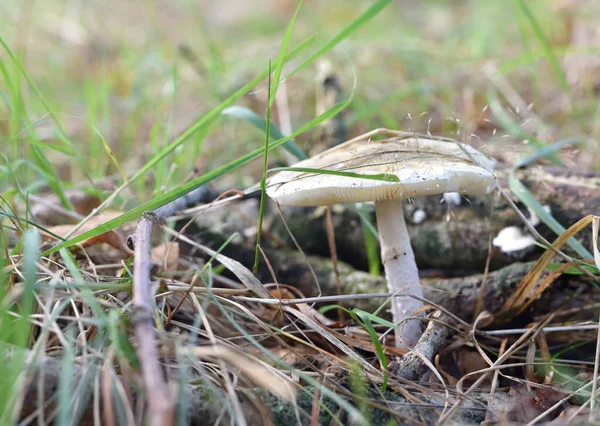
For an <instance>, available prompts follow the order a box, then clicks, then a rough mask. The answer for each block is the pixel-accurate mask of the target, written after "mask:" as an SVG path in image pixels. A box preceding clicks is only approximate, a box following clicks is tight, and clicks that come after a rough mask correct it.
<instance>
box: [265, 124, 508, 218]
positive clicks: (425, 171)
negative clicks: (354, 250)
mask: <svg viewBox="0 0 600 426" xmlns="http://www.w3.org/2000/svg"><path fill="white" fill-rule="evenodd" d="M494 166H495V161H494V160H493V159H491V158H489V157H487V156H485V155H484V154H483V153H481V152H479V151H478V150H476V149H475V148H473V147H471V146H469V145H465V144H462V143H459V142H456V141H454V140H451V139H442V138H440V139H434V138H431V137H427V136H423V135H417V134H413V133H407V134H406V135H402V136H399V137H394V138H389V139H384V140H356V139H355V140H351V141H348V142H345V143H343V144H341V145H338V146H335V147H333V148H331V149H328V150H326V151H324V152H322V153H320V154H318V155H316V156H314V157H312V158H309V159H307V160H304V161H301V162H299V163H296V164H294V166H293V167H295V168H310V169H319V170H328V171H334V172H350V173H353V174H356V175H371V176H372V175H380V176H382V175H383V176H385V177H386V180H381V179H380V180H377V179H373V178H371V179H365V178H361V177H352V176H347V175H346V176H342V175H333V174H322V173H312V172H299V171H287V170H286V171H282V172H279V173H277V174H276V175H274V176H273V177H272V178H271V179H270V180H269V182H268V186H267V194H268V195H269V197H271V198H272V199H273V200H275V201H276V202H278V203H279V204H282V205H292V206H325V205H330V204H335V203H346V202H363V201H384V200H392V199H405V198H413V197H418V196H422V195H434V194H442V193H444V192H458V193H460V194H465V195H483V194H487V193H489V192H491V191H492V190H493V189H494V188H495V187H496V177H495V176H494V174H493V173H492V171H493V169H494Z"/></svg>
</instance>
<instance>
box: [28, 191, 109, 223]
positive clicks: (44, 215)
mask: <svg viewBox="0 0 600 426" xmlns="http://www.w3.org/2000/svg"><path fill="white" fill-rule="evenodd" d="M66 195H67V198H68V199H69V201H70V202H71V204H72V205H73V208H74V209H75V212H76V213H78V214H80V215H82V216H87V215H88V214H90V213H91V212H92V211H93V210H94V209H95V208H96V207H98V206H99V205H100V203H101V202H102V200H100V198H98V197H97V196H95V195H91V194H88V193H86V192H83V191H75V190H74V191H68V192H67V194H66ZM31 213H32V214H33V216H34V217H35V219H36V221H38V222H39V223H43V224H45V225H55V226H56V225H59V224H62V223H68V222H73V217H71V216H69V215H68V214H66V213H65V212H64V210H63V209H62V206H61V204H60V200H59V198H58V197H57V196H56V195H50V196H47V197H43V198H42V197H39V198H36V199H35V200H34V205H33V207H32V209H31Z"/></svg>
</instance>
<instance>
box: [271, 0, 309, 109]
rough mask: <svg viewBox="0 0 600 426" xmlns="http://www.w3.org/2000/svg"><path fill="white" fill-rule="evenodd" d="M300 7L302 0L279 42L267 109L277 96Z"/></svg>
mask: <svg viewBox="0 0 600 426" xmlns="http://www.w3.org/2000/svg"><path fill="white" fill-rule="evenodd" d="M300 7H302V0H300V2H299V3H298V6H297V7H296V11H295V12H294V16H292V19H291V20H290V23H289V25H288V27H287V30H286V32H285V35H284V37H283V41H282V42H281V48H280V49H279V57H278V58H277V61H276V62H275V74H274V75H273V82H275V84H272V82H271V80H269V100H268V103H269V109H270V107H272V106H273V101H274V100H275V95H276V94H277V88H278V87H279V80H280V79H281V71H282V70H283V65H285V62H286V61H285V55H286V53H287V48H288V45H289V43H290V38H291V37H292V30H293V29H294V24H295V23H296V17H297V16H298V12H300ZM270 67H271V66H270V64H269V75H270V74H271V69H270Z"/></svg>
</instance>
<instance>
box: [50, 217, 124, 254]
mask: <svg viewBox="0 0 600 426" xmlns="http://www.w3.org/2000/svg"><path fill="white" fill-rule="evenodd" d="M120 215H121V213H120V212H111V211H107V212H104V213H101V214H99V215H98V216H94V217H92V218H91V219H90V220H88V221H87V222H86V223H85V224H83V226H81V228H79V229H78V230H77V231H76V232H75V233H74V234H73V235H71V238H72V237H76V236H77V235H81V234H83V233H84V232H87V231H89V230H91V229H94V228H96V227H97V226H99V225H102V224H103V223H106V222H108V221H109V220H111V219H114V218H115V217H118V216H120ZM75 227H76V225H57V226H51V227H50V228H48V231H50V232H52V233H53V234H55V235H58V236H59V237H62V238H66V236H67V235H69V233H70V232H71V231H73V229H75ZM42 234H43V236H44V238H46V239H49V240H56V238H55V237H54V236H53V235H50V234H48V233H42ZM100 243H106V244H108V245H110V246H112V247H114V248H116V249H117V250H119V251H120V252H121V253H124V254H128V255H129V254H132V253H133V252H132V251H131V250H130V249H129V247H127V244H126V243H125V238H124V237H123V235H122V233H121V232H120V231H119V230H118V229H113V230H112V231H108V232H105V233H104V234H100V235H97V236H95V237H93V238H89V239H87V240H85V241H83V242H81V243H80V244H81V245H82V246H84V247H87V246H91V245H94V244H100Z"/></svg>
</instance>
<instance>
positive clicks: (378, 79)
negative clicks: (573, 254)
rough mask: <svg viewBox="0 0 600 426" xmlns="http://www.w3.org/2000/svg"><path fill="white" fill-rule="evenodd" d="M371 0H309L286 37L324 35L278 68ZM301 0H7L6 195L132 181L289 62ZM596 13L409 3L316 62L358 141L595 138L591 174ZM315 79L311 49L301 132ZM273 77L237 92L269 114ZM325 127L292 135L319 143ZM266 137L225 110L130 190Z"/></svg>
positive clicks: (300, 107) (180, 175)
mask: <svg viewBox="0 0 600 426" xmlns="http://www.w3.org/2000/svg"><path fill="white" fill-rule="evenodd" d="M371 4H373V2H370V1H358V0H345V1H340V0H330V1H326V2H319V1H311V0H307V1H305V2H304V4H303V5H302V7H301V9H300V11H299V14H298V17H297V19H296V21H295V24H294V28H293V33H292V37H291V40H290V45H289V48H288V50H292V49H293V48H295V47H297V46H298V45H300V44H301V43H302V42H303V41H305V40H307V39H308V38H309V37H312V36H314V37H315V38H314V39H313V40H312V41H311V42H310V43H309V46H308V48H306V49H304V50H303V51H302V52H301V54H300V55H299V56H298V57H296V58H294V59H292V60H291V61H289V62H288V63H287V64H286V65H285V67H284V69H283V73H282V76H283V77H286V75H287V73H289V72H291V71H293V70H294V69H295V67H296V66H298V65H299V64H300V63H302V61H304V60H305V59H306V58H307V57H309V56H310V54H312V53H314V52H315V51H316V50H318V48H319V47H320V46H322V45H324V44H325V43H326V42H327V41H328V40H329V39H331V38H332V37H333V36H334V35H335V34H337V33H338V32H339V31H340V30H341V29H342V28H344V27H345V26H347V25H348V24H349V23H350V22H352V20H353V19H355V18H356V17H357V16H359V15H360V13H361V12H363V11H364V10H366V9H367V8H368V7H369V5H371ZM296 7H297V2H295V1H291V0H276V1H267V0H257V1H252V2H248V1H240V0H227V1H185V2H184V1H169V2H166V1H163V2H157V1H146V0H140V1H136V2H115V1H112V0H109V1H79V0H73V1H55V0H44V1H34V0H31V1H10V0H9V1H4V2H2V4H0V19H1V21H2V22H1V25H0V28H1V29H0V36H1V37H2V40H3V43H4V44H5V46H4V47H3V48H2V49H1V50H0V60H1V64H2V65H1V69H0V71H1V75H0V153H1V154H2V158H1V163H0V167H1V169H0V173H1V175H0V179H1V180H0V184H1V186H0V188H1V189H2V192H4V193H5V194H7V195H10V194H16V193H17V192H21V193H23V192H27V191H30V192H32V193H35V192H39V191H42V190H45V189H47V188H48V185H50V187H52V185H51V182H49V180H52V179H56V180H57V181H58V182H60V183H61V184H62V185H63V186H64V187H66V188H68V187H70V186H74V185H77V184H80V183H82V182H84V183H85V182H87V181H89V180H93V181H97V180H98V179H104V178H106V177H110V176H115V177H114V182H119V181H122V179H123V178H122V175H123V174H125V175H126V174H127V173H129V174H131V173H133V172H135V171H136V170H139V169H140V168H141V167H142V166H143V165H144V164H146V162H147V161H148V159H149V158H152V157H154V156H155V155H157V154H158V153H160V150H161V148H163V147H164V146H166V145H167V144H168V143H169V141H171V140H173V138H174V137H175V136H177V135H178V134H180V133H181V132H183V131H184V130H186V129H188V128H189V127H190V126H191V125H192V124H193V123H194V122H196V120H198V118H199V117H201V116H202V115H203V114H206V113H207V112H209V111H211V110H212V109H213V108H214V107H215V106H216V105H219V103H220V102H222V101H223V100H225V99H227V98H228V97H229V96H230V95H231V94H233V93H234V92H235V91H236V90H238V89H239V88H241V87H243V86H244V85H245V84H247V83H248V82H249V81H250V80H251V79H253V78H254V77H255V76H256V75H257V74H259V72H260V71H261V70H264V69H265V68H266V67H267V66H268V61H269V60H276V58H277V56H278V52H279V49H280V46H281V43H282V40H283V39H284V35H285V31H286V28H287V26H288V25H289V23H290V21H291V19H292V16H293V14H294V11H295V9H296ZM598 13H600V4H599V3H598V2H596V1H593V0H590V1H585V0H582V1H575V0H505V1H495V0H471V1H467V0H464V1H418V2H415V1H404V0H398V1H394V2H392V3H391V4H389V5H388V6H387V7H386V8H385V9H384V10H383V11H382V12H381V13H379V14H378V15H377V16H375V18H374V19H372V20H371V21H369V22H367V23H366V24H365V25H364V26H362V27H361V28H360V29H358V30H357V31H356V32H354V33H352V34H351V35H350V37H349V38H347V39H345V40H344V41H342V42H341V43H339V44H337V45H336V46H335V47H334V48H333V49H332V50H330V51H329V52H328V53H327V54H326V55H323V56H322V57H320V58H319V61H327V62H328V63H329V64H330V65H331V69H332V72H333V73H334V74H335V76H336V78H338V79H339V81H340V82H341V87H342V93H341V100H344V99H347V98H348V97H350V96H353V97H352V100H351V103H350V105H349V106H348V108H346V110H345V111H344V113H343V114H344V119H345V122H346V124H347V126H348V130H347V135H348V137H352V136H355V135H358V134H361V133H364V132H366V131H368V130H371V129H373V128H377V127H381V126H385V127H390V128H394V129H401V130H410V131H418V132H428V131H429V132H431V133H432V134H438V135H444V136H450V137H454V138H456V139H459V140H462V141H467V142H469V143H473V144H474V145H476V146H478V147H480V148H481V149H483V150H484V151H487V152H489V153H491V154H492V155H495V156H496V157H499V159H500V160H504V161H507V162H509V163H510V162H514V161H515V160H516V159H517V158H518V157H519V156H520V155H522V154H524V153H527V152H529V151H530V150H531V149H539V148H540V147H541V146H543V145H544V144H549V143H551V142H554V141H557V140H560V139H561V138H565V137H571V136H583V137H586V138H589V139H590V142H589V143H588V144H587V145H585V147H584V148H580V149H577V150H573V151H571V152H568V153H567V154H566V156H565V158H564V163H565V164H566V165H567V166H574V165H577V167H578V168H583V169H587V170H594V169H596V168H597V167H598V166H599V165H600V161H599V160H598V156H597V155H596V154H597V152H598V144H597V142H595V140H596V139H597V135H598V132H599V126H600V115H599V113H598V96H597V89H598V87H599V86H598V83H599V75H600V74H599V73H598V71H599V69H600V50H599V46H600V43H599V42H600V30H599V29H598V28H597V22H596V20H595V18H594V17H595V16H598ZM7 48H8V49H10V51H11V54H12V55H14V60H13V59H11V57H10V54H9V53H8V51H7ZM26 74H27V75H28V76H29V77H30V79H31V82H33V83H35V85H36V86H37V89H35V88H33V87H32V84H31V83H30V82H28V81H27V76H26ZM318 78H319V64H318V63H314V64H311V65H310V66H308V67H305V68H303V69H301V70H299V71H298V72H296V73H294V74H293V75H291V76H289V78H287V79H286V81H285V88H284V89H283V90H282V89H281V88H282V86H280V90H279V94H278V97H277V100H276V105H275V106H274V111H273V121H274V123H275V124H277V125H279V126H280V127H282V128H284V129H285V128H286V127H287V129H288V131H290V130H296V129H298V128H299V127H301V126H302V125H303V124H305V123H306V122H308V121H309V120H311V119H312V118H314V117H315V116H316V115H317V111H316V110H317V106H316V99H315V98H316V93H317V91H318V89H319V81H318ZM266 87H267V81H266V80H263V81H261V82H260V83H259V84H258V85H257V86H256V87H254V88H253V89H252V90H251V91H249V92H248V93H247V94H245V95H244V96H243V97H241V99H239V100H238V101H236V102H235V104H237V105H243V106H246V107H248V108H251V109H252V110H253V111H255V112H256V113H257V114H259V115H261V116H264V115H265V108H266V99H267V93H266V92H267V90H266ZM282 92H284V93H283V94H282ZM50 113H51V114H50ZM282 117H283V120H284V121H285V123H282ZM53 118H54V119H53ZM317 133H318V132H317V129H316V128H313V129H311V130H309V131H307V132H305V133H303V134H301V135H300V136H299V137H298V138H297V142H298V143H299V145H301V146H302V147H303V148H304V149H305V150H307V151H310V149H311V146H312V145H314V144H315V139H316V138H317V136H316V135H317ZM263 144H264V135H263V133H262V132H261V131H259V130H257V129H255V128H254V127H253V126H252V125H250V124H248V123H247V122H245V121H243V120H240V119H238V118H235V117H230V116H220V117H217V119H215V120H214V121H212V122H211V125H210V126H206V127H204V128H202V129H201V130H200V131H198V132H196V133H195V134H194V135H193V136H192V137H191V138H189V139H188V140H186V141H185V143H183V144H181V145H180V146H178V147H177V149H175V150H174V152H173V153H172V154H170V155H168V156H166V157H165V158H164V159H162V160H161V161H160V162H159V163H158V165H157V166H155V167H152V169H151V172H150V173H149V174H148V175H147V176H146V179H145V180H140V181H139V182H138V183H136V185H132V186H131V187H130V188H129V189H128V190H129V191H130V192H129V201H131V198H133V199H135V200H137V201H135V202H140V201H144V200H147V199H149V198H151V197H153V196H155V195H157V194H159V193H161V192H163V191H165V190H166V189H172V188H173V187H176V186H177V185H179V184H180V183H181V182H183V181H185V180H187V179H189V178H190V177H191V176H196V175H201V174H203V173H206V172H208V171H210V170H212V169H214V168H215V167H216V166H218V165H222V164H224V163H226V162H228V161H231V160H232V159H235V158H238V157H240V156H242V155H243V154H245V153H247V152H249V151H250V150H253V149H256V148H258V147H261V146H262V145H263ZM109 147H110V149H111V150H112V153H113V154H114V158H113V159H111V156H110V154H109V149H108V148H109ZM276 156H277V154H276ZM49 168H51V169H52V171H50V170H49ZM261 168H262V165H261V160H260V159H259V160H257V161H256V162H254V163H252V164H251V165H249V166H246V167H245V168H243V169H239V170H238V171H236V172H235V173H230V174H228V175H227V176H225V177H224V178H222V179H224V180H222V185H223V186H225V187H229V186H236V187H246V186H249V185H251V184H252V183H255V182H257V181H258V180H259V179H260V175H261ZM52 176H55V177H52Z"/></svg>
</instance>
